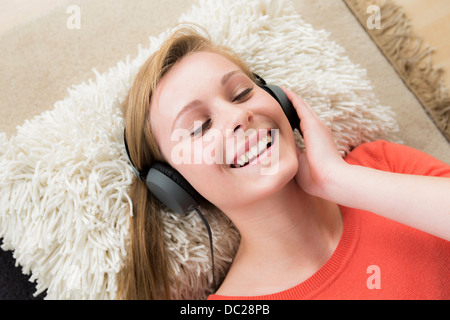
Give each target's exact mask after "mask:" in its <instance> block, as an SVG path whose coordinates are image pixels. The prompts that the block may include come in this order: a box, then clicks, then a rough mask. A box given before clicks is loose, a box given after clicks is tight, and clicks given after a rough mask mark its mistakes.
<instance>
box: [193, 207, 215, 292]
mask: <svg viewBox="0 0 450 320" xmlns="http://www.w3.org/2000/svg"><path fill="white" fill-rule="evenodd" d="M189 209H194V210H195V212H197V214H198V216H199V217H200V219H201V220H202V221H203V224H204V225H205V227H206V230H207V231H208V236H209V248H210V251H211V264H212V270H211V271H212V281H213V285H214V292H215V291H217V283H216V277H215V272H214V269H215V268H214V247H213V237H212V232H211V228H210V226H209V223H208V220H206V218H205V216H204V215H203V213H202V212H201V211H200V209H198V208H197V206H194V205H192V206H191V207H190V208H189Z"/></svg>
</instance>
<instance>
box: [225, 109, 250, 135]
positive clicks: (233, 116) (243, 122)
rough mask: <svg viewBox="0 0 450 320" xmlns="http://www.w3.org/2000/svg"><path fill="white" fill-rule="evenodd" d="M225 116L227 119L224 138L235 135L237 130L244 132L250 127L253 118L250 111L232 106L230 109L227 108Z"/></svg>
mask: <svg viewBox="0 0 450 320" xmlns="http://www.w3.org/2000/svg"><path fill="white" fill-rule="evenodd" d="M225 114H226V118H227V123H226V125H225V130H226V132H225V136H226V135H235V134H236V133H237V132H238V131H239V130H242V131H244V132H245V131H246V130H247V129H248V128H249V127H250V125H251V123H252V122H253V117H254V114H253V112H252V111H250V110H248V109H244V108H242V107H236V106H233V107H232V108H231V109H230V108H228V110H227V111H226V112H225ZM229 129H231V130H229Z"/></svg>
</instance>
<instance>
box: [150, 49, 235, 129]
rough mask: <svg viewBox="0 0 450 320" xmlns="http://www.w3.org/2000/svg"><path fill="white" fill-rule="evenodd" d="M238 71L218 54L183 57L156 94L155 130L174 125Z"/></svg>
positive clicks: (153, 104)
mask: <svg viewBox="0 0 450 320" xmlns="http://www.w3.org/2000/svg"><path fill="white" fill-rule="evenodd" d="M236 69H239V67H238V66H237V65H236V64H234V63H233V62H232V61H230V60H229V59H227V58H226V57H224V56H222V55H220V54H218V53H213V52H196V53H192V54H189V55H187V56H185V57H183V58H182V59H181V60H180V61H179V62H178V63H177V64H175V65H174V66H173V67H172V69H170V70H169V72H167V73H166V74H165V75H164V77H163V78H162V79H161V81H160V82H159V83H158V85H157V87H156V90H155V92H154V93H153V95H152V100H151V104H150V117H151V118H150V123H151V126H152V128H154V129H157V128H158V127H159V125H158V124H160V123H164V124H165V126H166V127H167V126H170V125H171V123H172V121H173V119H175V117H176V115H177V114H178V113H179V112H180V110H181V109H182V108H183V106H184V105H186V104H187V103H189V102H191V101H192V100H195V99H202V97H204V96H205V95H207V94H209V93H211V92H213V91H214V88H218V87H220V86H221V81H220V80H221V78H222V76H223V75H224V74H226V73H228V72H230V71H232V70H236ZM154 131H159V130H154ZM155 133H156V132H155Z"/></svg>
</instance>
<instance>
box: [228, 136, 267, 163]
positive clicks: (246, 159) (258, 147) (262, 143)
mask: <svg viewBox="0 0 450 320" xmlns="http://www.w3.org/2000/svg"><path fill="white" fill-rule="evenodd" d="M272 141H273V138H272V135H271V132H270V131H268V133H267V135H265V136H263V137H261V138H260V139H259V140H258V142H257V143H256V144H255V145H254V146H253V147H251V148H249V147H247V148H246V150H245V152H244V154H242V155H240V156H237V157H236V158H235V159H234V162H233V163H232V164H231V165H230V167H231V168H233V169H237V168H243V167H245V166H247V165H249V164H250V163H252V162H253V161H255V160H256V159H257V158H258V157H259V156H261V155H262V154H263V153H264V152H266V151H267V149H269V148H270V147H271V146H272Z"/></svg>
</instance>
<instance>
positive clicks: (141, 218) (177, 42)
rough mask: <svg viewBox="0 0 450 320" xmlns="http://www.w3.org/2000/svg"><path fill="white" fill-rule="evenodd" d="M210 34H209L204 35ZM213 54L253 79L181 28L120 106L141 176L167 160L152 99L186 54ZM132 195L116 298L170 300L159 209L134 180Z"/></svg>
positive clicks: (228, 52)
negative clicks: (125, 257) (127, 240)
mask: <svg viewBox="0 0 450 320" xmlns="http://www.w3.org/2000/svg"><path fill="white" fill-rule="evenodd" d="M204 33H205V34H206V32H204ZM199 51H210V52H215V53H218V54H221V55H222V56H225V57H226V58H228V59H229V60H230V61H232V62H233V63H235V64H236V65H237V66H238V67H239V68H241V69H242V70H243V71H244V72H245V73H246V74H247V75H248V76H249V77H250V78H251V79H253V80H254V78H253V74H252V73H251V71H250V70H249V68H248V67H247V66H246V64H245V63H244V62H243V61H242V60H241V59H240V58H239V57H238V56H237V55H236V54H235V53H233V52H232V51H231V50H229V49H227V48H224V47H221V46H218V45H214V44H213V43H212V42H211V41H210V40H209V37H207V36H203V35H201V34H200V33H199V32H197V31H196V29H195V28H194V27H186V26H185V27H180V28H177V29H176V31H175V32H174V33H173V34H172V36H171V37H170V38H169V39H168V40H167V41H166V42H165V43H164V44H163V45H162V46H161V48H160V49H159V50H158V51H157V52H155V53H154V54H153V55H152V56H151V57H150V58H149V59H148V60H147V61H146V62H145V63H144V65H143V66H142V67H141V69H140V70H139V72H138V74H137V76H136V79H135V81H134V84H133V86H132V87H131V89H130V91H129V93H128V96H127V97H126V99H125V101H124V102H123V104H122V111H123V115H124V119H125V127H126V129H127V130H126V140H127V144H128V148H129V153H130V157H131V159H132V161H133V163H134V165H135V167H136V168H137V169H138V170H139V171H140V172H147V171H148V170H149V168H150V167H151V165H152V163H153V162H154V161H164V159H163V156H162V154H161V152H160V150H159V147H158V145H157V143H156V140H155V138H154V136H153V134H152V130H151V127H150V116H149V108H150V101H151V99H152V94H153V92H154V91H155V89H156V86H157V85H158V83H159V82H160V80H161V79H162V77H163V76H164V75H165V74H166V73H167V72H169V71H170V70H171V68H172V67H173V66H174V65H175V64H176V63H177V62H178V61H180V60H181V59H182V58H183V57H185V56H186V55H188V54H191V53H195V52H199ZM130 196H131V200H132V202H133V216H132V217H131V218H130V220H131V221H130V246H129V250H128V260H127V262H126V266H125V267H124V268H123V269H122V271H121V274H120V276H119V291H118V298H121V299H170V298H171V297H170V285H169V277H170V275H171V272H172V271H171V270H169V264H168V261H167V256H166V252H165V245H164V240H163V239H164V236H163V232H164V230H163V227H162V220H161V216H160V212H161V211H160V209H161V204H160V202H159V201H158V200H157V199H156V198H155V197H154V196H153V195H152V194H151V193H150V192H149V191H148V189H147V186H146V184H145V183H144V182H141V181H140V180H139V179H136V178H135V179H134V181H133V183H132V185H131V188H130Z"/></svg>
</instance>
